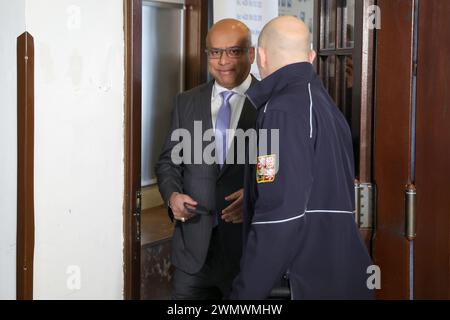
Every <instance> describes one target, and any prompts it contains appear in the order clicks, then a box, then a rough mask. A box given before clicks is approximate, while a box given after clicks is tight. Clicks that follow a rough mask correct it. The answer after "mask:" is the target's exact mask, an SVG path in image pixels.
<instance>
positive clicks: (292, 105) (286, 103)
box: [266, 83, 310, 116]
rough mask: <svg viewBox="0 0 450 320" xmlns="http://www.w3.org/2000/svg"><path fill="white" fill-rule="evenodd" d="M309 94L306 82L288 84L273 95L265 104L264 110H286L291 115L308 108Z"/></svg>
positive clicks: (298, 113)
mask: <svg viewBox="0 0 450 320" xmlns="http://www.w3.org/2000/svg"><path fill="white" fill-rule="evenodd" d="M309 103H310V95H309V87H308V83H299V84H295V85H291V86H288V87H287V88H285V89H284V90H282V91H280V92H278V93H277V94H275V95H273V96H272V97H271V99H270V101H269V103H268V104H267V108H266V111H278V112H286V113H288V114H290V115H292V116H295V115H300V114H301V113H302V112H304V111H308V110H309Z"/></svg>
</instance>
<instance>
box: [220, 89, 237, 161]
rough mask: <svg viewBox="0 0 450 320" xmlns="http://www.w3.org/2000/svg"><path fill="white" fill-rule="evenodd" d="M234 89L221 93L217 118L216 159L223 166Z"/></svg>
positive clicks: (225, 156)
mask: <svg viewBox="0 0 450 320" xmlns="http://www.w3.org/2000/svg"><path fill="white" fill-rule="evenodd" d="M233 94H234V92H233V91H223V92H221V93H220V95H221V96H222V105H221V106H220V109H219V113H218V114H217V119H216V131H215V136H216V159H217V163H219V164H220V168H222V166H223V164H224V163H225V160H226V158H227V148H228V144H227V129H229V128H230V118H231V106H230V99H231V97H232V96H233Z"/></svg>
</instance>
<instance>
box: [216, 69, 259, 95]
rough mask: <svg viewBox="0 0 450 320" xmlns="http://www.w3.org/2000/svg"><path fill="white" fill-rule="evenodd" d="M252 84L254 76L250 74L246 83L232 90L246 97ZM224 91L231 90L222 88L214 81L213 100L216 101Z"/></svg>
mask: <svg viewBox="0 0 450 320" xmlns="http://www.w3.org/2000/svg"><path fill="white" fill-rule="evenodd" d="M251 84H252V76H251V75H250V74H248V76H247V78H246V79H245V80H244V82H242V83H241V84H240V85H239V86H237V87H235V88H233V89H231V91H233V92H234V93H236V94H239V95H241V96H245V93H246V92H247V90H248V88H250V85H251ZM223 91H230V90H229V89H227V88H224V87H222V86H221V85H220V84H218V83H217V81H214V86H213V90H212V99H213V100H214V99H215V98H216V97H217V96H218V95H219V94H220V93H221V92H223Z"/></svg>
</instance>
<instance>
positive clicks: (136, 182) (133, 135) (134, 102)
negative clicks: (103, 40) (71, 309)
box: [123, 0, 142, 300]
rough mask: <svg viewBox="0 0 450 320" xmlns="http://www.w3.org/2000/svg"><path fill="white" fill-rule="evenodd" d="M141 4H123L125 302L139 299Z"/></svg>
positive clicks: (127, 0) (128, 1)
mask: <svg viewBox="0 0 450 320" xmlns="http://www.w3.org/2000/svg"><path fill="white" fill-rule="evenodd" d="M141 29H142V0H124V32H125V139H124V140H125V152H124V153H125V170H124V173H125V193H124V207H123V211H124V214H123V216H124V221H123V224H124V254H123V259H124V269H123V272H124V299H126V300H131V299H139V298H140V250H141V240H140V203H139V197H140V189H141V99H142V98H141V91H142V88H141V80H142V75H141V73H142V72H141V66H142V30H141Z"/></svg>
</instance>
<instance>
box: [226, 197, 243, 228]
mask: <svg viewBox="0 0 450 320" xmlns="http://www.w3.org/2000/svg"><path fill="white" fill-rule="evenodd" d="M225 200H227V201H233V202H232V203H231V204H230V205H229V206H228V207H226V208H225V209H223V211H222V219H223V220H225V221H226V222H231V223H242V214H243V202H244V189H240V190H238V191H236V192H235V193H232V194H230V195H229V196H227V197H225Z"/></svg>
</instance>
